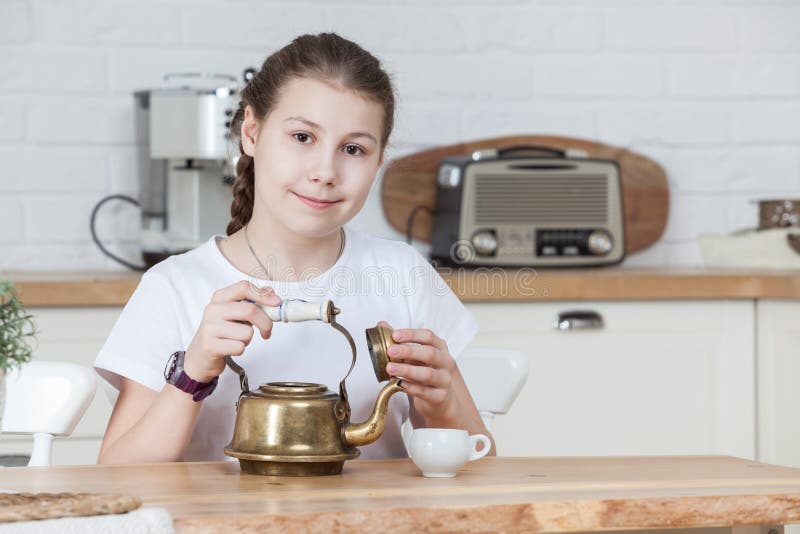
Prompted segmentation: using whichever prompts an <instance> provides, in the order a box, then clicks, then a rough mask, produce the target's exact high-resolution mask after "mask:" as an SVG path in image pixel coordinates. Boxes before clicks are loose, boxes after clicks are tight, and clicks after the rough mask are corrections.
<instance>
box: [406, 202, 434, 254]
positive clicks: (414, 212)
mask: <svg viewBox="0 0 800 534" xmlns="http://www.w3.org/2000/svg"><path fill="white" fill-rule="evenodd" d="M419 210H428V213H430V214H431V215H433V214H434V213H435V212H434V211H433V210H432V209H430V208H429V207H428V206H414V209H412V210H411V213H409V214H408V220H407V221H406V243H408V244H409V245H410V244H411V229H412V228H413V227H414V217H416V216H417V212H419Z"/></svg>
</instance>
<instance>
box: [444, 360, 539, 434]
mask: <svg viewBox="0 0 800 534" xmlns="http://www.w3.org/2000/svg"><path fill="white" fill-rule="evenodd" d="M458 368H459V369H460V370H461V374H462V376H463V377H464V381H465V382H466V383H467V387H468V388H469V392H470V393H471V394H472V398H473V400H474V401H475V404H476V405H477V407H478V411H479V412H480V414H481V418H482V419H483V422H484V424H485V425H486V429H487V430H489V431H491V429H492V422H493V421H494V416H495V415H496V414H504V413H506V412H508V410H509V408H511V405H512V404H513V403H514V400H516V398H517V395H519V392H520V391H522V387H523V386H524V385H525V381H526V380H527V379H528V370H529V365H528V356H527V354H525V353H524V352H522V351H519V350H513V349H502V348H494V347H467V348H466V349H465V350H464V352H462V353H461V355H460V356H459V357H458Z"/></svg>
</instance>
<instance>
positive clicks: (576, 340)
mask: <svg viewBox="0 0 800 534" xmlns="http://www.w3.org/2000/svg"><path fill="white" fill-rule="evenodd" d="M468 308H469V309H470V311H472V313H473V314H474V315H475V317H476V318H477V320H478V323H479V325H480V333H479V334H478V336H477V338H476V340H475V342H474V344H475V345H481V346H497V347H506V348H515V349H519V350H522V351H525V352H526V353H527V354H528V355H529V358H530V374H529V377H528V381H527V383H526V385H525V387H524V388H523V390H522V392H521V393H520V395H519V397H518V398H517V400H516V402H515V403H514V405H513V406H512V408H511V409H510V411H509V412H508V413H507V414H506V415H502V416H498V417H497V418H496V419H495V422H494V426H493V434H494V437H495V441H496V443H497V448H498V454H500V455H509V456H574V455H580V456H583V455H640V454H644V455H655V454H729V455H734V456H739V457H743V458H754V457H755V443H756V436H755V402H754V400H755V395H756V392H755V384H754V379H753V377H754V369H755V355H754V351H753V347H754V325H755V317H754V305H753V301H751V300H708V301H626V302H622V301H583V302H543V303H500V302H496V303H469V304H468ZM570 310H590V311H593V312H596V313H597V314H598V315H599V316H600V317H602V319H603V323H604V326H603V327H602V328H599V329H598V328H595V329H582V328H577V329H570V330H559V329H556V328H554V325H553V323H554V318H555V317H556V316H557V315H558V314H559V313H561V312H565V311H570ZM501 387H502V386H501Z"/></svg>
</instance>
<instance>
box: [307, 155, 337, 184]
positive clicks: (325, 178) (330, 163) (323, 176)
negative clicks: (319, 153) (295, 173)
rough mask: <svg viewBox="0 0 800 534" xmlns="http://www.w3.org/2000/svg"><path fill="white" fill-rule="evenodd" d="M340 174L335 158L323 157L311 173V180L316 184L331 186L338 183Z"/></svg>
mask: <svg viewBox="0 0 800 534" xmlns="http://www.w3.org/2000/svg"><path fill="white" fill-rule="evenodd" d="M337 175H338V173H337V171H336V162H335V161H334V157H333V156H327V155H326V156H323V157H321V158H320V159H319V161H318V162H317V165H315V166H314V168H313V169H312V171H311V174H310V175H309V180H311V181H312V182H315V183H323V184H331V183H334V182H336V177H337Z"/></svg>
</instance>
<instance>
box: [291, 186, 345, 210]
mask: <svg viewBox="0 0 800 534" xmlns="http://www.w3.org/2000/svg"><path fill="white" fill-rule="evenodd" d="M292 193H294V191H292ZM294 195H295V196H296V197H297V198H298V199H300V202H302V203H303V204H305V205H306V206H309V207H312V208H314V209H317V210H324V209H325V208H329V207H331V206H333V205H334V204H336V203H337V202H339V201H338V200H320V199H314V198H310V197H304V196H303V195H300V194H298V193H294Z"/></svg>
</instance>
